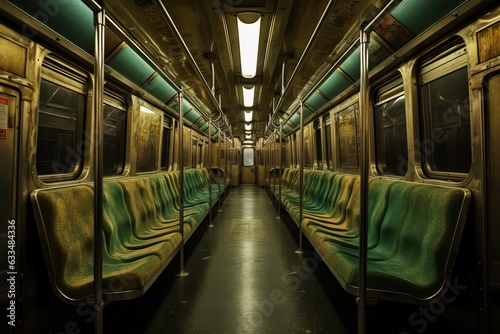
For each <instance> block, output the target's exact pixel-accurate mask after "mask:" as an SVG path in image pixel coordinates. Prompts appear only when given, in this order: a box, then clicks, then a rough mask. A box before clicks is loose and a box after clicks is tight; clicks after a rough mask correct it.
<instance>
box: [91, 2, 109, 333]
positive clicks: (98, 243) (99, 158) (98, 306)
mask: <svg viewBox="0 0 500 334" xmlns="http://www.w3.org/2000/svg"><path fill="white" fill-rule="evenodd" d="M105 21H106V13H105V10H104V6H102V7H101V10H100V11H99V12H96V13H95V14H94V25H95V47H94V52H95V66H94V77H95V86H94V110H95V120H94V121H95V131H94V166H93V168H94V310H95V319H94V332H95V333H97V334H100V333H102V332H103V318H104V299H103V288H102V285H103V283H102V244H103V239H102V236H103V235H102V220H103V207H102V190H103V101H104V48H105V45H104V43H105V40H104V38H105V32H104V28H105Z"/></svg>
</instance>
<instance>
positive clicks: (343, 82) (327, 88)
mask: <svg viewBox="0 0 500 334" xmlns="http://www.w3.org/2000/svg"><path fill="white" fill-rule="evenodd" d="M350 85H351V82H350V81H349V80H347V79H346V78H345V77H344V76H343V75H342V73H340V72H339V71H335V72H333V73H332V75H330V77H329V78H328V79H327V80H326V81H325V82H324V83H323V84H322V85H321V86H320V87H319V90H320V91H321V93H323V95H325V96H326V97H327V98H328V99H329V100H330V101H331V100H333V99H334V98H335V97H336V96H337V95H339V94H340V93H342V92H343V91H344V90H346V89H347V88H348V87H349V86H350Z"/></svg>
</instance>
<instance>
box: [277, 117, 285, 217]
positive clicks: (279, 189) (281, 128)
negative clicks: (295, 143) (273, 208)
mask: <svg viewBox="0 0 500 334" xmlns="http://www.w3.org/2000/svg"><path fill="white" fill-rule="evenodd" d="M278 157H279V159H280V168H279V174H278V175H279V176H280V181H279V185H278V187H279V188H278V202H279V203H278V217H276V219H281V177H282V176H283V172H282V169H283V123H282V122H280V145H279V152H278Z"/></svg>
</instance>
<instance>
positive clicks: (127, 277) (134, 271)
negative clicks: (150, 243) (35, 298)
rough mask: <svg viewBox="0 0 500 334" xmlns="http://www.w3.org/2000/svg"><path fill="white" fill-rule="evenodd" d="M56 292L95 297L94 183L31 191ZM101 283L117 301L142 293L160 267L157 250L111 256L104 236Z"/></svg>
mask: <svg viewBox="0 0 500 334" xmlns="http://www.w3.org/2000/svg"><path fill="white" fill-rule="evenodd" d="M31 201H32V204H33V208H34V213H35V218H36V222H37V228H38V231H39V234H40V237H41V242H42V245H43V251H44V257H45V261H46V265H47V269H48V272H49V278H50V282H51V285H52V287H53V290H54V291H55V293H56V294H57V296H58V297H60V298H61V299H62V300H64V301H65V302H68V303H78V302H80V301H83V300H86V299H87V298H89V297H90V296H92V295H93V287H94V266H93V263H94V223H93V212H94V205H93V204H94V194H93V191H92V189H91V188H90V187H87V186H83V185H80V186H74V187H66V188H54V189H40V190H35V191H34V192H32V194H31ZM102 255H103V257H102V268H103V274H102V278H103V287H104V289H105V290H104V291H105V295H113V297H112V298H113V299H114V300H123V299H130V298H135V297H137V296H139V295H142V294H143V293H144V292H145V291H146V290H147V288H148V287H149V286H150V284H151V283H152V281H154V279H155V278H156V276H157V275H158V274H159V272H160V271H161V269H162V265H163V261H162V259H161V258H160V256H158V255H157V254H155V253H151V254H149V255H146V254H142V255H143V256H139V255H138V256H137V257H135V258H128V259H126V260H124V259H121V258H119V257H114V256H111V255H110V253H109V251H108V248H107V243H106V237H105V235H103V249H102Z"/></svg>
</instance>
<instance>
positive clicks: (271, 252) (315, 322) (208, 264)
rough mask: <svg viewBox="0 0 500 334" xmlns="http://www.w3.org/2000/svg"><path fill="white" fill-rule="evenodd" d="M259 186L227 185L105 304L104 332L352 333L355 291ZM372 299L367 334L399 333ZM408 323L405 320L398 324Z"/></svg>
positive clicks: (354, 317)
mask: <svg viewBox="0 0 500 334" xmlns="http://www.w3.org/2000/svg"><path fill="white" fill-rule="evenodd" d="M276 216H277V211H276V209H275V207H274V206H273V204H272V203H271V202H270V199H269V197H268V195H267V193H266V191H265V190H264V189H263V188H259V187H256V186H252V185H242V186H239V187H234V188H232V189H231V192H230V193H229V195H228V196H227V198H226V199H225V202H224V203H223V205H222V206H221V208H220V210H219V211H218V212H216V213H214V218H213V227H208V222H204V223H203V225H202V226H200V227H199V228H198V230H197V231H196V232H195V233H194V234H193V236H192V237H191V238H190V239H189V241H188V243H187V245H186V249H185V268H184V269H185V271H186V272H187V273H188V275H187V276H183V277H180V276H178V275H177V274H178V273H179V269H180V266H179V263H180V260H179V256H178V257H177V258H176V259H174V260H173V261H172V263H171V264H170V265H169V266H168V267H167V269H166V270H165V272H164V273H162V275H161V276H160V277H159V278H158V279H157V281H156V282H155V283H154V284H153V285H152V287H151V288H150V289H149V290H148V291H147V292H146V294H145V295H144V296H142V297H140V298H137V299H134V300H130V301H127V302H113V303H111V304H110V305H109V307H108V308H107V309H108V310H105V328H104V329H105V331H104V332H105V333H148V334H149V333H224V334H226V333H227V334H232V333H337V334H343V333H357V305H356V301H355V299H356V298H355V296H352V295H349V294H347V293H346V292H345V291H344V290H343V289H342V287H341V286H340V285H339V284H338V283H337V281H336V280H335V278H334V276H333V275H332V273H331V272H330V271H329V269H328V268H327V267H326V265H325V264H324V263H323V262H321V260H319V259H318V258H317V255H315V253H314V252H313V251H312V247H311V245H310V244H308V243H307V241H306V240H305V238H304V247H303V249H304V250H305V252H304V253H303V254H298V253H296V252H295V251H296V250H297V248H298V228H297V227H296V225H295V224H294V223H293V222H292V221H291V220H290V218H289V217H288V216H287V215H286V214H285V213H282V217H283V218H282V219H277V218H276ZM391 317H392V315H390V313H388V312H387V310H385V309H384V308H383V307H381V306H380V305H377V306H370V307H369V308H368V312H367V333H372V332H373V333H400V332H402V333H405V331H402V329H403V327H404V326H403V327H401V326H396V325H395V322H394V321H393V319H391ZM405 322H406V324H408V318H406V320H405V319H403V324H404V323H405Z"/></svg>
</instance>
